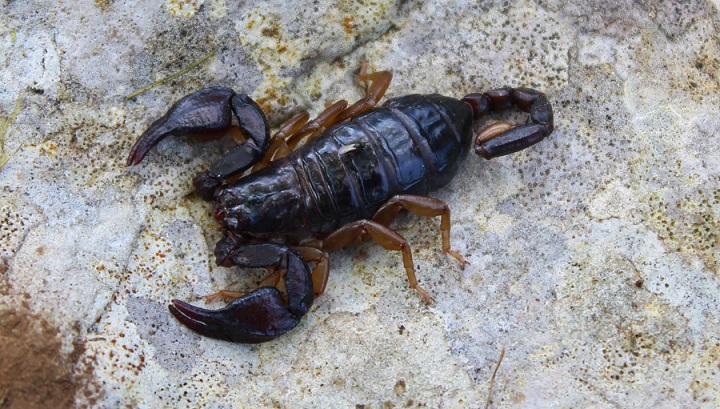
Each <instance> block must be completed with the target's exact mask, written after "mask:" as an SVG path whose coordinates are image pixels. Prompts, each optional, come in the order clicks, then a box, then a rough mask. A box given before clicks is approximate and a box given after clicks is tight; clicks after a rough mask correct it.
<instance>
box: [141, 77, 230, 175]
mask: <svg viewBox="0 0 720 409" xmlns="http://www.w3.org/2000/svg"><path fill="white" fill-rule="evenodd" d="M234 95H235V91H233V90H232V89H230V88H224V87H214V88H205V89H201V90H200V91H197V92H194V93H192V94H190V95H188V96H186V97H185V98H183V99H181V100H180V101H178V102H176V103H175V105H173V106H172V107H170V109H169V110H168V111H167V113H165V115H163V116H162V117H160V118H159V119H158V120H157V121H155V122H153V124H152V125H150V127H149V128H148V129H147V130H146V131H145V132H144V133H143V134H142V135H141V136H140V139H138V141H137V142H136V143H135V145H134V146H133V147H132V150H131V151H130V155H129V156H128V160H127V164H128V166H132V165H137V164H138V163H140V162H141V161H142V160H143V158H144V157H145V155H147V153H148V152H149V151H150V149H152V147H153V146H155V145H156V144H157V143H158V142H160V141H161V140H162V139H164V138H165V137H166V136H169V135H186V134H202V133H205V134H212V133H217V132H220V131H224V130H226V129H227V128H228V127H229V126H230V124H231V121H232V118H231V110H230V108H231V102H230V101H231V98H232V97H233V96H234Z"/></svg>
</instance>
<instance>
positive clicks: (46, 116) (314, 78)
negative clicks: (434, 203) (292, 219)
mask: <svg viewBox="0 0 720 409" xmlns="http://www.w3.org/2000/svg"><path fill="white" fill-rule="evenodd" d="M718 7H719V6H718V3H717V2H716V1H710V2H709V1H694V2H685V1H679V0H675V1H666V2H660V3H658V2H648V1H634V2H631V1H619V2H611V3H607V2H565V1H553V0H550V1H539V0H538V1H526V2H491V1H456V2H443V1H431V0H428V1H399V0H395V1H392V0H381V1H374V2H365V1H361V2H350V1H330V0H316V1H296V2H285V1H265V2H257V1H256V2H229V1H226V0H195V1H189V2H185V1H179V0H166V1H161V2H139V1H113V0H104V1H100V0H96V1H94V2H89V1H87V2H76V3H72V4H70V3H66V2H61V3H57V2H51V1H42V0H38V1H32V2H19V1H6V2H2V3H0V12H1V13H0V38H2V41H0V64H2V69H1V70H0V119H2V122H0V166H1V167H0V191H1V192H2V195H1V196H0V219H1V222H0V305H1V306H0V313H2V312H8V311H13V312H14V313H18V314H20V313H21V314H27V316H28V317H33V319H41V320H43V321H44V322H47V323H49V324H50V328H53V329H56V330H51V331H46V332H45V333H44V334H41V335H40V336H46V337H54V336H56V335H57V337H59V339H60V340H61V342H62V348H61V349H60V351H58V354H59V355H58V362H63V365H66V367H63V368H64V370H66V371H67V372H68V373H69V374H70V375H71V378H72V380H73V387H72V388H70V387H67V386H64V388H65V389H64V391H65V393H67V394H71V395H72V399H71V400H72V401H74V402H75V403H76V405H77V406H80V407H82V406H93V407H107V408H114V407H209V408H230V407H288V408H296V407H372V408H377V407H422V406H424V407H433V408H434V407H475V408H476V407H485V405H486V400H487V399H488V395H489V394H491V396H490V407H599V408H605V407H668V408H671V407H672V408H674V407H717V406H718V405H720V387H718V385H720V369H719V365H720V335H719V334H720V317H719V313H718V305H720V274H719V271H720V270H719V267H720V250H719V248H720V236H719V233H718V231H720V159H718V155H717V152H719V151H720V137H719V136H718V135H720V98H719V96H720V93H719V91H720V43H719V42H718V37H720V32H719V31H718V30H719V29H718V27H720V17H719V11H718ZM198 61H202V62H201V63H200V64H197V65H194V64H195V63H196V62H198ZM362 61H368V62H369V63H370V66H371V67H372V68H373V69H378V70H380V69H389V70H392V71H393V74H394V79H393V83H392V84H391V86H390V88H389V90H388V94H387V95H388V96H389V97H394V96H400V95H405V94H410V93H434V92H437V93H442V94H445V95H451V96H456V97H462V96H463V95H465V94H467V93H470V92H478V91H483V90H488V89H491V88H496V87H499V86H503V85H510V86H530V87H534V88H537V89H540V90H543V91H544V92H545V93H546V94H547V95H548V96H549V98H550V100H551V101H552V103H553V107H554V110H555V124H556V129H555V132H554V133H553V134H552V135H551V136H550V137H549V138H548V139H547V140H545V141H543V142H542V143H540V144H538V145H536V146H533V147H532V148H530V149H527V150H525V151H523V152H520V153H518V154H515V155H513V156H507V157H503V158H499V159H495V160H492V161H489V162H488V161H485V160H482V159H480V158H477V157H474V156H472V155H471V157H469V158H468V160H467V161H466V162H465V163H464V164H463V165H462V169H461V171H460V173H459V175H458V177H457V178H456V179H455V180H454V181H453V182H451V183H450V185H448V186H447V187H446V188H444V189H442V190H441V191H439V192H436V197H438V198H440V199H442V200H445V201H447V202H448V204H449V205H450V208H451V210H452V219H453V227H452V233H451V243H452V246H453V247H454V249H456V250H457V251H459V252H460V253H461V254H463V255H465V257H466V258H467V259H468V261H469V262H470V265H469V266H468V267H466V268H465V269H464V270H462V269H460V267H459V265H458V264H457V263H456V262H454V261H453V260H448V259H446V257H445V256H443V254H442V252H441V250H440V238H439V232H438V225H439V222H438V221H436V220H421V219H418V218H415V217H411V216H408V215H401V216H400V217H399V218H398V220H397V221H396V223H395V224H394V226H395V227H396V228H397V230H398V231H399V232H400V233H401V234H403V235H404V236H405V237H406V238H407V239H408V241H409V242H410V243H411V245H412V248H413V251H414V259H415V263H416V269H417V274H418V277H419V280H420V282H421V284H422V285H423V286H424V288H425V289H427V290H428V291H429V292H430V293H431V294H432V295H433V296H434V298H435V303H434V304H432V305H430V306H424V305H422V303H421V302H420V299H419V297H418V296H417V294H416V293H415V292H414V291H412V290H411V289H409V288H408V285H407V279H406V277H405V274H404V271H403V269H402V261H401V259H400V257H399V255H398V254H393V253H389V252H386V251H384V250H382V249H380V248H378V247H377V246H375V245H373V244H371V243H368V244H363V245H361V246H359V247H357V248H351V249H347V250H342V251H338V252H336V253H333V255H332V274H331V277H330V282H329V284H328V287H327V290H326V293H325V294H324V295H323V296H322V297H320V298H319V299H317V300H316V303H315V304H314V306H313V308H312V309H311V311H310V312H309V314H308V315H307V316H306V317H305V318H304V320H303V322H302V323H301V324H300V325H299V326H298V328H296V329H295V330H294V331H292V332H291V333H289V334H287V335H285V336H283V337H280V338H279V339H277V340H275V341H272V342H269V343H266V344H262V345H256V346H247V345H235V344H230V343H225V342H220V341H216V340H212V339H207V338H202V337H200V336H198V335H197V334H195V333H192V332H190V331H188V330H186V329H185V328H184V327H182V326H181V325H179V324H178V323H177V322H176V321H175V320H174V319H173V318H172V317H171V316H170V315H169V313H168V312H167V308H166V305H167V304H168V303H169V301H170V300H171V299H174V298H177V299H183V300H189V301H191V302H193V303H195V304H199V305H203V304H204V301H203V296H205V295H208V294H212V293H213V292H215V291H217V290H220V289H225V288H233V289H238V290H246V289H250V288H252V287H253V286H255V285H256V283H257V281H258V280H259V279H260V278H261V277H262V272H250V273H247V274H245V273H244V272H239V271H237V270H236V269H228V268H222V267H217V266H215V263H214V257H213V255H212V250H213V248H214V243H215V242H216V241H217V240H218V239H219V237H220V233H219V231H218V229H217V227H218V226H217V225H216V223H215V222H214V220H213V219H212V216H211V211H212V205H210V204H207V203H205V202H202V201H201V200H199V199H197V198H195V197H192V196H188V193H189V192H190V191H191V179H192V177H193V176H194V174H195V173H196V172H198V171H199V170H201V169H204V167H206V166H207V165H208V164H210V163H211V162H212V161H213V160H215V159H217V158H218V157H219V156H220V155H221V153H222V152H223V151H224V150H225V149H227V147H228V144H227V143H226V142H221V141H218V142H209V143H205V144H193V143H191V141H190V140H188V139H184V138H174V139H173V138H171V139H168V140H166V141H163V142H161V143H160V144H159V145H158V146H157V147H156V148H155V149H154V150H153V151H152V152H151V153H150V154H149V155H148V157H146V159H145V160H144V161H143V162H142V163H141V164H140V165H139V166H135V167H132V168H128V167H127V166H126V165H125V160H126V157H127V155H128V153H129V150H130V147H131V146H132V144H133V143H134V142H135V140H136V139H137V137H138V136H139V135H140V134H141V133H142V131H143V130H144V129H145V128H146V127H147V126H148V125H149V124H150V123H151V122H152V121H153V120H154V119H155V118H157V117H158V116H160V115H162V114H163V113H164V112H165V110H166V109H167V108H168V107H169V106H170V105H171V104H172V103H173V102H174V101H175V100H177V99H178V98H180V97H182V96H183V95H186V94H188V93H189V92H192V91H194V90H196V89H199V88H202V87H205V86H212V85H222V86H230V87H233V88H235V89H236V90H238V91H240V92H245V93H248V94H250V95H251V96H252V97H253V98H255V99H256V100H257V101H258V102H259V103H260V104H261V106H262V107H263V109H265V110H266V111H267V113H268V116H269V118H270V120H271V122H272V124H273V125H278V124H279V123H280V122H282V120H284V119H286V118H288V117H289V116H290V115H291V114H294V113H296V112H299V111H300V110H302V109H308V110H309V111H310V112H311V113H314V114H316V113H318V112H319V111H320V110H322V108H323V106H324V104H325V103H326V102H328V101H335V100H338V99H348V100H351V101H352V100H356V99H358V98H360V97H361V96H362V94H363V91H364V87H363V84H359V83H357V81H356V80H355V79H354V75H355V74H356V73H357V70H358V68H359V67H360V64H361V62H362ZM187 67H191V68H190V69H189V70H187V71H184V70H185V69H186V68H187ZM176 73H180V75H178V76H176V77H174V78H172V79H170V80H168V81H164V82H160V83H158V84H155V85H154V86H153V87H151V88H150V89H148V90H147V91H145V92H142V93H139V94H138V95H137V96H133V97H131V98H129V99H128V98H126V97H127V96H129V95H131V94H132V93H134V92H135V91H138V90H140V89H141V88H143V87H145V86H147V85H149V84H152V83H154V82H156V81H160V80H163V79H164V78H167V77H168V76H172V75H174V74H176ZM514 118H515V119H516V120H523V119H524V118H523V116H522V115H515V116H514ZM207 305H208V306H209V307H211V308H219V307H220V306H221V305H222V302H220V301H215V302H212V303H209V304H207ZM5 329H6V328H5V327H3V331H5ZM56 333H57V334H56ZM10 334H11V332H8V333H7V334H2V333H0V341H3V342H5V341H4V340H5V339H11V338H12V337H16V336H17V334H16V332H12V334H13V335H10ZM35 336H36V335H33V334H29V335H28V337H35ZM3 337H4V338H3ZM12 339H15V338H12ZM3 345H6V344H3ZM503 350H504V351H505V352H504V358H503V359H502V362H500V366H499V368H498V370H497V374H496V376H495V378H494V381H492V379H493V372H494V370H495V368H496V366H497V365H498V362H499V358H500V356H501V351H503ZM12 351H13V350H10V349H7V348H6V349H5V350H4V351H3V352H2V354H12ZM30 358H32V357H28V359H30ZM61 358H62V359H61ZM0 362H2V359H0ZM65 362H67V364H65ZM4 370H5V369H4V368H2V363H0V371H4ZM0 373H5V372H0ZM25 379H28V378H25ZM3 388H5V389H4V390H3ZM21 397H22V394H21V392H20V389H18V388H17V386H6V384H0V406H2V404H3V402H5V403H7V404H10V407H12V404H13V402H18V399H21Z"/></svg>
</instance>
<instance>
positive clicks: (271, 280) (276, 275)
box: [204, 270, 284, 302]
mask: <svg viewBox="0 0 720 409" xmlns="http://www.w3.org/2000/svg"><path fill="white" fill-rule="evenodd" d="M282 273H284V270H274V271H272V272H271V273H270V274H268V275H267V276H266V277H265V278H263V279H262V280H261V281H260V284H259V285H258V288H260V287H277V286H278V284H280V279H281V278H282ZM245 294H247V292H244V291H233V290H220V291H218V292H216V293H212V294H210V295H206V296H205V297H204V298H205V302H210V301H215V300H217V299H218V298H222V299H225V300H234V299H237V298H240V297H242V296H243V295H245Z"/></svg>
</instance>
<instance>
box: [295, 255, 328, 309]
mask: <svg viewBox="0 0 720 409" xmlns="http://www.w3.org/2000/svg"><path fill="white" fill-rule="evenodd" d="M293 250H296V251H297V252H299V253H300V254H301V255H302V257H303V258H304V259H305V261H311V262H314V263H315V268H313V271H312V278H313V291H314V292H315V297H316V298H317V297H318V296H320V295H321V294H322V293H324V292H325V286H327V281H328V276H329V275H330V257H329V256H328V254H327V253H326V252H324V251H322V250H320V249H318V248H315V247H294V248H293Z"/></svg>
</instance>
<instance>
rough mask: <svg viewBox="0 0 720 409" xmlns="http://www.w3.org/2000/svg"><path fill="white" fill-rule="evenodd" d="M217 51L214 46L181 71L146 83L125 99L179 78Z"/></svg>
mask: <svg viewBox="0 0 720 409" xmlns="http://www.w3.org/2000/svg"><path fill="white" fill-rule="evenodd" d="M216 51H217V48H213V49H212V50H211V51H210V52H209V53H207V55H205V56H204V57H203V58H201V59H199V60H197V61H195V62H194V63H192V64H190V65H188V66H187V67H185V68H183V69H181V70H180V71H178V72H176V73H173V74H170V75H168V76H167V77H165V78H162V79H160V80H157V81H155V82H153V83H152V84H150V85H146V86H144V87H142V88H140V89H139V90H137V91H135V92H133V93H132V94H130V95H128V96H126V97H125V100H126V101H127V100H128V99H131V98H134V97H136V96H138V95H140V94H142V93H143V92H145V91H148V90H150V89H152V88H155V87H157V86H158V85H160V84H164V83H166V82H168V81H170V80H173V79H175V78H177V77H179V76H181V75H183V74H185V73H186V72H188V71H190V70H192V69H193V68H195V67H197V66H198V65H200V64H202V63H204V62H205V61H207V60H208V59H209V58H210V57H212V56H213V55H215V52H216Z"/></svg>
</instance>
